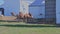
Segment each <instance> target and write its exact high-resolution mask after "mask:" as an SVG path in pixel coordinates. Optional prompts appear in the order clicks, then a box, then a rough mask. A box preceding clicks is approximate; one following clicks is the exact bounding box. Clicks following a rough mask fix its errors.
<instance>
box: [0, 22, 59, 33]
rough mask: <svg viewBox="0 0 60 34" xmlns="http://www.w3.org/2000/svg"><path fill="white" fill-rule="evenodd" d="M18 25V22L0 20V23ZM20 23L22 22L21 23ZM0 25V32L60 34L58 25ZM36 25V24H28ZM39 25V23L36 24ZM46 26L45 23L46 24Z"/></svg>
mask: <svg viewBox="0 0 60 34" xmlns="http://www.w3.org/2000/svg"><path fill="white" fill-rule="evenodd" d="M7 24H8V25H11V24H12V25H15V26H16V24H17V25H19V23H8V22H3V23H2V22H0V25H7ZM21 24H22V23H21ZM24 24H25V23H24ZM8 25H7V26H0V34H60V27H17V26H16V27H15V26H13V27H12V26H8ZM28 25H34V26H35V25H37V24H28ZM38 25H39V26H40V25H41V24H38ZM46 26H47V25H46Z"/></svg>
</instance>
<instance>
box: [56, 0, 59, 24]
mask: <svg viewBox="0 0 60 34" xmlns="http://www.w3.org/2000/svg"><path fill="white" fill-rule="evenodd" d="M56 23H57V24H60V0H56Z"/></svg>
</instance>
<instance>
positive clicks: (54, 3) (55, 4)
mask: <svg viewBox="0 0 60 34" xmlns="http://www.w3.org/2000/svg"><path fill="white" fill-rule="evenodd" d="M59 1H60V0H0V15H1V13H2V14H3V15H4V16H12V15H11V12H14V13H15V15H16V14H18V13H19V12H22V13H24V14H25V13H31V14H32V16H33V18H37V19H40V21H44V22H45V23H54V24H59V23H60V18H59V17H60V4H59ZM10 19H11V18H10Z"/></svg>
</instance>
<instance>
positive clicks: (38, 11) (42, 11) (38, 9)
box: [29, 6, 45, 18]
mask: <svg viewBox="0 0 60 34" xmlns="http://www.w3.org/2000/svg"><path fill="white" fill-rule="evenodd" d="M32 9H33V10H32ZM29 12H30V13H31V14H32V15H33V17H34V18H45V7H44V6H41V7H38V6H37V7H30V8H29ZM40 14H42V15H40Z"/></svg>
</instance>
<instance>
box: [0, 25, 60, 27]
mask: <svg viewBox="0 0 60 34" xmlns="http://www.w3.org/2000/svg"><path fill="white" fill-rule="evenodd" d="M0 26H6V27H60V26H59V25H54V26H51V25H47V26H45V25H0Z"/></svg>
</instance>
